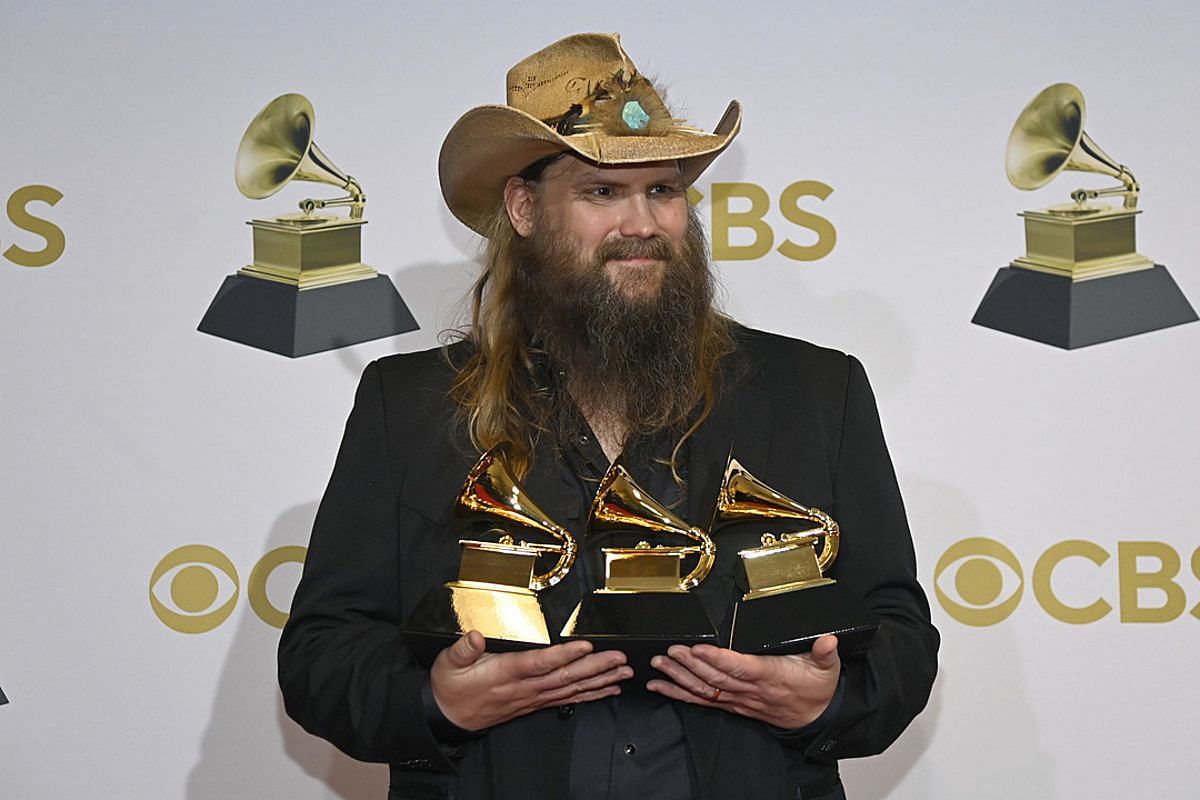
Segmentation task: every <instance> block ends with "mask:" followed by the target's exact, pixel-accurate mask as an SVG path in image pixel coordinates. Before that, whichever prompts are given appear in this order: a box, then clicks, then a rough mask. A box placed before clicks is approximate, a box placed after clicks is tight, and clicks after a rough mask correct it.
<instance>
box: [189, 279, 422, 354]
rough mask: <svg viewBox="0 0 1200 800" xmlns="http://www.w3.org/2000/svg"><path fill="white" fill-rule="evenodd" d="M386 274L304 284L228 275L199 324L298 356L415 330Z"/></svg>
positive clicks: (263, 347) (235, 338)
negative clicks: (302, 286) (310, 286)
mask: <svg viewBox="0 0 1200 800" xmlns="http://www.w3.org/2000/svg"><path fill="white" fill-rule="evenodd" d="M418 327H419V326H418V325H417V321H416V320H415V319H414V318H413V315H412V313H411V312H410V311H409V310H408V306H406V305H405V304H404V300H403V299H401V297H400V294H399V293H398V292H397V291H396V287H395V286H393V285H392V281H391V279H390V278H388V276H386V275H378V276H376V277H374V278H369V279H367V280H359V281H352V282H350V283H342V284H337V285H333V286H322V287H318V288H314V289H305V290H300V289H297V288H296V287H294V286H288V285H287V284H284V283H279V282H277V281H272V280H264V279H262V278H252V277H247V276H245V275H230V276H228V277H226V278H225V282H224V283H223V284H221V288H220V289H219V290H218V291H217V296H216V297H214V298H213V301H212V303H211V304H210V305H209V307H208V311H206V312H205V313H204V319H202V320H201V321H200V326H199V328H198V330H199V331H200V332H201V333H208V334H211V335H213V336H218V337H220V338H222V339H228V340H230V341H232V342H238V343H240V344H245V345H249V346H250V347H256V348H258V349H259V350H267V351H269V352H271V353H278V354H279V355H283V356H287V357H289V358H297V357H299V356H307V355H311V354H312V353H321V352H324V351H326V350H336V349H337V348H339V347H347V346H349V345H352V344H358V343H360V342H366V341H370V340H372V339H381V338H383V337H385V336H395V335H396V334H399V333H408V332H409V331H415V330H416V329H417V328H418Z"/></svg>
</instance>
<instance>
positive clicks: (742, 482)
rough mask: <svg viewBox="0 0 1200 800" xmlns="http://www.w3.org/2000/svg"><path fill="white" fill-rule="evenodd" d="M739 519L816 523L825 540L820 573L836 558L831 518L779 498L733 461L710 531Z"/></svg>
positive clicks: (835, 534)
mask: <svg viewBox="0 0 1200 800" xmlns="http://www.w3.org/2000/svg"><path fill="white" fill-rule="evenodd" d="M742 519H803V520H808V521H809V522H815V523H816V524H817V525H819V526H821V533H820V536H821V538H822V539H823V540H824V544H823V546H822V548H821V554H820V555H819V556H818V557H817V566H818V567H819V568H820V570H821V572H825V571H826V570H827V569H828V568H829V567H830V566H831V565H832V564H833V561H834V559H836V558H837V553H838V540H839V538H840V536H841V534H840V532H839V530H838V524H837V523H836V522H834V520H833V518H832V517H830V516H829V515H828V514H826V513H825V512H824V511H822V510H821V509H819V508H809V507H808V506H804V505H801V504H800V503H797V502H796V501H795V500H792V499H791V498H790V497H786V496H785V495H782V494H780V493H779V492H777V491H775V490H774V489H772V488H771V487H770V486H768V485H766V484H765V483H763V482H762V481H760V480H759V479H758V478H756V477H754V476H753V475H751V474H750V472H749V471H748V470H747V469H746V468H745V467H743V466H742V465H741V464H739V463H738V460H737V459H736V458H731V459H729V464H728V465H727V466H726V467H725V478H724V480H722V481H721V491H720V493H719V494H718V495H717V507H716V509H715V510H714V511H713V527H714V528H715V527H716V526H718V525H720V524H722V523H724V522H732V521H734V520H742Z"/></svg>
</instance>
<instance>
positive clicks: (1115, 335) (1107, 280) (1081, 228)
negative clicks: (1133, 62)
mask: <svg viewBox="0 0 1200 800" xmlns="http://www.w3.org/2000/svg"><path fill="white" fill-rule="evenodd" d="M1085 111H1086V106H1085V104H1084V100H1083V94H1082V93H1081V92H1080V91H1079V89H1078V88H1076V87H1075V86H1072V85H1071V84H1067V83H1058V84H1054V85H1053V86H1049V87H1047V88H1046V89H1045V90H1043V91H1042V92H1041V93H1040V94H1038V96H1037V97H1035V98H1034V99H1033V100H1032V101H1031V102H1030V103H1029V105H1027V106H1026V107H1025V109H1024V110H1023V111H1022V112H1021V114H1020V116H1019V117H1018V118H1017V121H1016V123H1015V124H1014V125H1013V128H1012V132H1011V133H1010V134H1009V138H1008V147H1007V150H1006V154H1005V170H1006V172H1007V174H1008V179H1009V182H1010V183H1012V185H1013V186H1015V187H1017V188H1018V189H1024V190H1032V189H1037V188H1039V187H1041V186H1044V185H1046V184H1047V183H1049V182H1050V181H1051V180H1053V179H1054V178H1055V177H1056V176H1057V175H1059V174H1060V173H1061V172H1064V171H1077V172H1089V173H1095V174H1100V175H1107V176H1109V177H1112V178H1116V179H1117V180H1119V181H1120V182H1121V185H1120V186H1115V187H1112V188H1107V189H1077V190H1076V191H1074V192H1072V193H1071V197H1072V199H1073V200H1074V201H1075V202H1074V203H1073V204H1064V205H1056V206H1051V207H1050V208H1045V209H1040V210H1036V211H1032V210H1031V211H1024V212H1022V213H1021V216H1022V217H1023V218H1024V220H1025V254H1024V255H1023V256H1020V257H1018V258H1015V259H1013V261H1012V262H1011V263H1010V264H1009V266H1007V267H1004V268H1001V269H1000V270H999V272H997V273H996V276H995V278H994V279H993V280H992V284H991V286H990V287H989V288H988V290H987V293H986V294H985V295H984V298H983V300H982V302H980V304H979V308H978V309H977V310H976V312H975V316H974V317H973V318H972V319H971V321H972V322H973V323H975V324H976V325H982V326H983V327H986V328H992V329H994V330H998V331H1003V332H1005V333H1011V334H1013V335H1016V336H1021V337H1024V338H1026V339H1033V340H1035V341H1039V342H1044V343H1046V344H1051V345H1054V346H1056V347H1062V348H1065V349H1073V348H1076V347H1084V346H1087V345H1090V344H1098V343H1100V342H1107V341H1111V340H1113V339H1121V338H1124V337H1126V336H1133V335H1136V334H1139V333H1146V332H1148V331H1153V330H1158V329H1160V328H1168V327H1171V326H1173V325H1180V324H1183V323H1185V322H1193V321H1195V320H1196V319H1197V316H1196V312H1195V310H1194V309H1193V308H1192V306H1191V304H1190V303H1188V301H1187V298H1186V297H1184V295H1183V292H1181V291H1180V289H1179V287H1178V286H1177V285H1176V283H1175V281H1174V279H1172V278H1171V275H1170V273H1169V272H1168V271H1167V268H1166V267H1164V266H1163V265H1161V264H1155V263H1154V261H1153V260H1151V259H1149V258H1147V257H1146V256H1144V255H1141V254H1140V253H1138V252H1137V242H1136V232H1135V223H1136V216H1137V215H1138V214H1139V213H1141V211H1140V209H1138V208H1137V201H1138V196H1139V193H1140V191H1141V187H1140V186H1139V184H1138V182H1137V181H1136V180H1135V179H1134V177H1133V173H1132V172H1131V171H1130V169H1129V167H1127V166H1125V165H1124V164H1121V163H1119V162H1117V161H1116V160H1115V159H1113V158H1112V157H1111V156H1109V155H1108V154H1107V153H1105V152H1104V151H1103V150H1101V149H1100V147H1099V146H1098V145H1097V144H1096V142H1095V141H1094V140H1093V139H1092V138H1091V136H1089V135H1088V133H1087V132H1086V131H1085V130H1084V129H1083V123H1084V116H1085ZM1109 196H1122V197H1124V203H1123V205H1122V206H1121V207H1120V208H1116V207H1113V206H1109V205H1106V204H1102V203H1093V202H1090V201H1091V200H1092V199H1094V198H1097V197H1109Z"/></svg>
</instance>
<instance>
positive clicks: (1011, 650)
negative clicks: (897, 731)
mask: <svg viewBox="0 0 1200 800" xmlns="http://www.w3.org/2000/svg"><path fill="white" fill-rule="evenodd" d="M903 489H904V499H905V505H906V506H907V508H908V509H909V518H910V522H911V524H912V529H913V539H914V542H915V543H916V546H917V550H918V557H919V562H918V567H919V568H920V571H921V573H922V574H923V575H928V574H930V573H931V572H932V569H931V567H932V564H933V563H936V561H937V558H938V555H939V554H940V552H939V551H940V549H941V548H940V545H942V544H945V543H949V542H952V541H955V540H957V539H960V538H963V537H965V536H971V535H975V534H977V533H978V532H979V531H980V530H981V529H982V528H981V525H982V523H981V521H980V519H979V511H978V508H977V507H976V505H975V503H974V501H973V500H972V498H971V497H970V496H969V495H967V494H966V493H965V492H963V491H962V490H960V489H959V488H958V487H956V486H952V485H950V484H947V483H944V482H941V481H936V480H931V479H929V478H927V477H924V476H920V475H917V476H914V475H904V476H903ZM922 585H923V586H924V588H925V592H926V594H927V595H928V596H929V600H930V603H931V604H933V606H934V608H933V615H934V621H935V622H936V623H937V625H938V627H939V629H940V630H941V633H942V647H941V651H940V653H939V655H938V662H939V670H938V679H937V682H936V683H935V684H934V687H933V693H932V694H931V695H930V698H929V705H928V706H927V707H926V709H925V710H924V711H923V712H922V713H921V715H920V716H918V717H917V718H916V720H914V722H913V724H912V725H911V726H910V727H909V728H908V730H907V731H905V732H904V734H903V735H901V737H900V738H899V739H898V740H897V741H896V742H895V744H893V745H892V746H891V747H890V748H889V749H888V750H887V751H885V752H884V753H883V754H881V755H879V756H875V757H873V758H868V759H856V760H847V761H843V762H841V764H840V769H841V772H842V777H843V779H844V780H845V782H846V786H847V794H848V795H849V796H850V797H853V798H854V799H855V800H886V798H897V799H898V798H925V797H941V796H943V795H944V794H945V787H946V786H947V785H954V786H957V787H960V789H959V790H958V791H959V792H960V793H961V787H963V786H968V785H969V786H970V787H971V791H970V793H969V795H966V796H970V797H973V798H978V799H979V800H988V799H990V798H1010V797H1054V796H1056V795H1057V791H1056V787H1055V768H1054V759H1053V757H1052V756H1051V755H1050V754H1049V753H1046V752H1045V751H1043V750H1042V749H1041V746H1040V744H1039V736H1038V715H1037V710H1036V709H1035V708H1034V707H1033V705H1032V701H1031V700H1030V697H1029V689H1028V681H1027V680H1026V678H1025V675H1024V673H1023V672H1022V669H1021V665H1022V663H1023V659H1022V656H1021V654H1020V653H1018V652H1017V649H1018V647H1019V645H1018V642H1017V637H1016V636H1015V635H1014V634H1013V632H1012V630H1011V628H1006V627H1004V626H1002V625H1001V626H995V627H991V628H983V629H975V628H967V627H966V626H964V625H962V624H960V623H958V622H955V621H954V620H952V619H948V618H947V617H946V615H944V614H939V612H940V608H939V607H937V602H938V601H937V599H936V597H935V596H934V591H933V586H932V585H931V584H930V583H928V581H927V580H926V581H923V582H922ZM1017 731H1019V732H1020V735H1016V736H1014V735H1013V732H1017ZM930 751H932V752H930ZM963 776H971V777H969V778H964V777H963Z"/></svg>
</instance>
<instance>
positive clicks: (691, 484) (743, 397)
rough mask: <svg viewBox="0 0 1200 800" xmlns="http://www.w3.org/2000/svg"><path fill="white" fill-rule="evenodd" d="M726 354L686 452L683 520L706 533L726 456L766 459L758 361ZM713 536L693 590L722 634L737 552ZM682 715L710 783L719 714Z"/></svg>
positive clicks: (765, 410) (768, 404)
mask: <svg viewBox="0 0 1200 800" xmlns="http://www.w3.org/2000/svg"><path fill="white" fill-rule="evenodd" d="M732 358H734V359H737V362H735V363H734V364H733V365H732V369H731V370H730V371H729V373H727V377H726V385H725V388H724V391H723V392H722V394H721V397H720V399H719V400H718V402H717V404H716V406H715V407H714V408H713V411H712V414H711V415H710V416H709V418H708V419H707V420H706V421H705V422H704V424H703V425H701V426H700V428H699V429H698V430H697V431H696V433H695V434H694V435H693V438H692V440H691V443H690V445H689V451H688V496H687V502H686V503H685V506H686V509H687V516H686V519H687V520H688V521H689V522H690V523H691V524H692V525H696V526H697V527H701V528H704V529H705V530H708V531H710V534H711V530H710V526H711V525H712V521H713V520H712V517H713V509H714V507H715V504H716V498H717V493H718V491H719V490H720V484H721V479H722V477H724V474H725V464H726V463H727V461H728V459H729V457H730V455H733V456H734V457H735V458H737V459H738V460H739V461H741V462H742V463H744V464H747V465H754V464H766V463H767V462H768V459H769V458H770V455H771V453H770V449H771V436H770V432H771V430H773V417H774V414H775V404H774V402H773V401H772V400H771V397H770V395H768V394H767V393H766V392H765V391H763V390H762V389H760V388H758V385H757V379H758V376H759V373H760V371H761V369H762V364H761V362H759V361H758V359H757V357H756V356H755V355H754V354H753V353H750V352H747V351H746V350H744V349H741V350H739V351H738V352H737V353H736V354H735V355H734V356H733V357H732ZM750 468H751V469H753V466H751V467H750ZM713 538H714V541H715V542H716V544H717V564H716V566H715V567H714V568H713V571H712V573H711V574H710V575H709V577H708V579H707V580H705V582H704V583H702V584H700V586H699V587H698V588H697V589H696V590H695V591H696V594H697V595H698V596H699V598H700V600H701V602H703V603H704V606H705V610H706V611H708V613H709V616H710V617H711V618H712V619H713V621H714V622H715V623H716V624H717V625H718V627H719V629H720V630H721V632H722V633H724V629H725V625H726V618H727V617H728V612H729V611H730V610H731V608H732V600H733V597H734V595H733V591H734V588H733V585H734V582H735V580H736V575H735V572H736V570H737V569H740V567H739V566H738V564H737V563H736V562H737V553H735V552H724V551H722V549H721V534H720V533H719V532H718V533H717V534H715V535H714V536H713ZM682 716H683V725H684V729H685V731H686V732H687V741H688V748H689V750H690V751H691V756H692V763H693V764H694V765H695V768H696V774H697V775H696V776H697V778H698V783H699V785H700V786H712V785H715V783H714V780H713V773H714V771H715V770H716V769H717V768H718V760H717V759H718V755H719V754H718V751H719V749H720V741H721V730H722V727H723V725H724V721H725V714H724V713H722V712H714V711H713V710H712V709H708V708H704V707H702V706H693V705H688V706H684V707H683V709H682Z"/></svg>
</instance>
